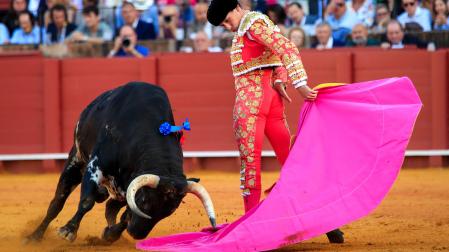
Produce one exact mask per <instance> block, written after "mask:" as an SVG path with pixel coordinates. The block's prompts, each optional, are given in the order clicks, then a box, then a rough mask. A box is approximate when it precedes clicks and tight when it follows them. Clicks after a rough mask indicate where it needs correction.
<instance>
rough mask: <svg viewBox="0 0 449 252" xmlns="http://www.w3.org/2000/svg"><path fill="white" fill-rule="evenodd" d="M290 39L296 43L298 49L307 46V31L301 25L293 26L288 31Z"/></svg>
mask: <svg viewBox="0 0 449 252" xmlns="http://www.w3.org/2000/svg"><path fill="white" fill-rule="evenodd" d="M288 39H290V40H291V41H292V42H293V44H295V46H296V48H298V50H301V49H303V48H306V47H307V43H306V33H305V31H304V30H303V29H302V28H301V27H293V28H291V29H290V31H289V32H288Z"/></svg>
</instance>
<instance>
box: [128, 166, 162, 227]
mask: <svg viewBox="0 0 449 252" xmlns="http://www.w3.org/2000/svg"><path fill="white" fill-rule="evenodd" d="M159 180H160V178H159V176H157V175H153V174H145V175H140V176H138V177H137V178H135V179H133V181H131V183H130V184H129V186H128V189H127V190H126V202H128V206H129V208H130V209H131V210H132V211H133V212H134V213H136V214H137V215H139V216H140V217H143V218H147V219H151V216H149V215H146V214H145V213H143V212H142V211H140V209H139V208H138V207H137V204H136V193H137V191H138V190H139V189H140V188H142V187H144V186H148V187H150V188H153V189H154V188H156V187H157V185H158V184H159Z"/></svg>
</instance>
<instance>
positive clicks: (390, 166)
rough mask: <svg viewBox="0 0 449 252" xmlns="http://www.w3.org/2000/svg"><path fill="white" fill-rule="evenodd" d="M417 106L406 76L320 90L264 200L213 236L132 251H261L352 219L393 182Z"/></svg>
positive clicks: (154, 241)
mask: <svg viewBox="0 0 449 252" xmlns="http://www.w3.org/2000/svg"><path fill="white" fill-rule="evenodd" d="M421 106H422V104H421V101H420V99H419V96H418V94H417V92H416V90H415V88H414V86H413V84H412V82H411V81H410V80H409V79H408V78H390V79H384V80H376V81H369V82H363V83H357V84H350V85H341V86H334V87H325V88H321V89H320V91H319V95H318V98H317V99H316V100H315V101H314V102H306V103H305V104H304V106H303V109H302V111H301V117H300V119H299V127H298V137H297V140H296V142H295V144H294V146H293V148H292V150H291V152H290V155H289V157H288V159H287V161H286V163H285V164H284V166H283V168H282V170H281V175H280V179H279V181H278V182H277V184H276V186H275V187H274V188H273V190H272V191H271V193H270V194H269V196H268V197H267V198H266V199H265V200H264V201H262V202H261V203H260V204H259V205H258V206H257V207H255V208H254V209H252V210H251V211H250V212H248V213H247V214H245V215H244V216H242V217H241V218H240V219H238V220H236V221H235V222H233V223H231V224H229V225H223V226H222V228H221V229H220V230H218V231H216V232H214V233H212V232H207V231H203V232H196V233H184V234H177V235H171V236H166V237H159V238H150V239H148V240H144V241H141V242H138V243H137V248H138V249H143V250H156V251H263V250H270V249H276V248H279V247H282V246H285V245H289V244H293V243H297V242H301V241H304V240H307V239H310V238H312V237H315V236H318V235H321V234H324V233H326V232H328V231H330V230H333V229H335V228H338V227H341V226H342V225H345V224H348V223H349V222H351V221H354V220H357V219H359V218H361V217H363V216H365V215H367V214H368V213H370V212H371V211H373V210H374V209H375V208H376V207H377V206H378V205H379V204H380V202H381V201H382V199H383V198H384V197H385V195H386V194H387V193H388V191H389V189H390V188H391V186H392V185H393V182H394V181H395V179H396V177H397V175H398V173H399V170H400V168H401V165H402V162H403V160H404V153H405V149H406V147H407V144H408V142H409V139H410V136H411V134H412V130H413V126H414V123H415V120H416V118H417V116H418V113H419V111H420V109H421ZM236 197H237V195H236Z"/></svg>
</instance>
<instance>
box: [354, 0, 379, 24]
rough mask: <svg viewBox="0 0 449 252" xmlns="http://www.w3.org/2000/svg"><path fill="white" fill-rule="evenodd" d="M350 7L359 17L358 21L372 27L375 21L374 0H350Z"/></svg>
mask: <svg viewBox="0 0 449 252" xmlns="http://www.w3.org/2000/svg"><path fill="white" fill-rule="evenodd" d="M347 5H348V8H349V9H352V10H353V11H354V12H355V13H356V14H357V17H358V21H359V22H360V23H363V24H364V25H365V26H367V27H370V26H372V25H373V22H374V12H375V7H374V4H373V0H352V1H351V0H350V1H348V2H347Z"/></svg>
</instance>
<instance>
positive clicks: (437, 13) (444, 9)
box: [433, 0, 449, 31]
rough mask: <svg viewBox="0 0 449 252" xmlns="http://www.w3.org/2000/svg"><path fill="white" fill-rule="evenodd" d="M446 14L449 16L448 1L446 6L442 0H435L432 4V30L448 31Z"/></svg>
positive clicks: (448, 20) (448, 24)
mask: <svg viewBox="0 0 449 252" xmlns="http://www.w3.org/2000/svg"><path fill="white" fill-rule="evenodd" d="M448 14H449V1H448V2H447V4H446V3H445V2H444V0H435V1H434V3H433V16H434V23H433V29H434V30H437V31H447V30H449V17H448Z"/></svg>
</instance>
